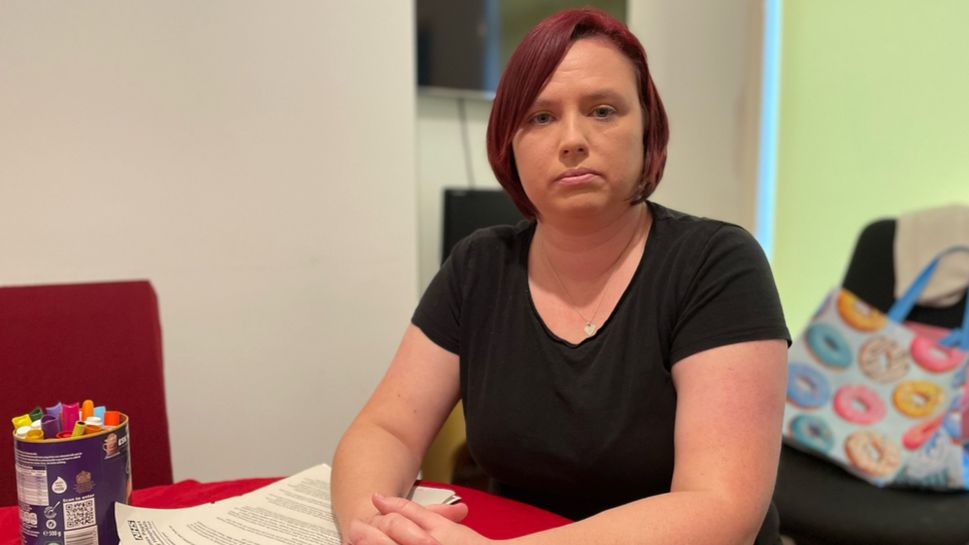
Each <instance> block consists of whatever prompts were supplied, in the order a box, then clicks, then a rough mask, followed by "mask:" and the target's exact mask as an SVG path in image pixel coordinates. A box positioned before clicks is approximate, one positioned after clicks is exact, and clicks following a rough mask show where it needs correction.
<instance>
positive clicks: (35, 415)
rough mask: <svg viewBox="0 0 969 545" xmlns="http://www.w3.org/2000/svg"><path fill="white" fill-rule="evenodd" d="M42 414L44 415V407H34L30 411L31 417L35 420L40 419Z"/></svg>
mask: <svg viewBox="0 0 969 545" xmlns="http://www.w3.org/2000/svg"><path fill="white" fill-rule="evenodd" d="M42 416H44V409H41V408H40V407H34V410H32V411H30V419H31V420H33V421H34V422H36V421H38V420H40V417H42Z"/></svg>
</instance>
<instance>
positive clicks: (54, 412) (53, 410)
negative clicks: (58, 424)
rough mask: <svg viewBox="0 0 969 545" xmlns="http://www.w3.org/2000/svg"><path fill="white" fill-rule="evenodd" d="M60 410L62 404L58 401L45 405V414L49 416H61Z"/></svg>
mask: <svg viewBox="0 0 969 545" xmlns="http://www.w3.org/2000/svg"><path fill="white" fill-rule="evenodd" d="M61 410H63V405H61V402H60V401H58V402H57V405H54V406H51V407H47V414H49V415H51V416H56V417H57V419H58V420H60V418H61Z"/></svg>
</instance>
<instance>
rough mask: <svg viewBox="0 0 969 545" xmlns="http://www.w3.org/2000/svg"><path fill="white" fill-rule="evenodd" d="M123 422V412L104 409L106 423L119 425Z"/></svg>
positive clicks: (106, 424) (107, 424)
mask: <svg viewBox="0 0 969 545" xmlns="http://www.w3.org/2000/svg"><path fill="white" fill-rule="evenodd" d="M119 424H121V413H120V412H118V411H104V425H105V426H117V425H119Z"/></svg>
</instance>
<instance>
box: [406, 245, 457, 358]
mask: <svg viewBox="0 0 969 545" xmlns="http://www.w3.org/2000/svg"><path fill="white" fill-rule="evenodd" d="M470 244H471V240H470V237H469V238H465V239H464V240H462V241H460V242H459V243H458V244H456V245H455V246H454V249H453V250H452V251H451V255H450V256H448V258H447V259H446V260H445V261H444V264H443V265H441V269H440V270H439V271H437V274H436V275H434V278H433V279H432V280H431V283H430V284H429V285H428V286H427V289H426V290H425V291H424V295H422V296H421V300H420V302H419V303H418V304H417V309H415V310H414V315H413V316H411V323H412V324H414V325H415V326H417V327H418V328H419V329H420V330H421V331H423V332H424V335H427V338H428V339H430V340H431V341H432V342H434V344H436V345H438V346H440V347H441V348H443V349H445V350H447V351H448V352H451V353H452V354H457V353H458V350H459V349H460V348H461V341H460V338H461V335H460V333H461V302H462V292H463V290H462V282H461V279H462V269H463V265H464V264H465V263H466V262H467V256H468V252H469V246H470Z"/></svg>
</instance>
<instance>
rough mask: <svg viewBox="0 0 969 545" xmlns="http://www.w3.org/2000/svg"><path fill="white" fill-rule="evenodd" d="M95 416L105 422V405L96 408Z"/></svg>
mask: <svg viewBox="0 0 969 545" xmlns="http://www.w3.org/2000/svg"><path fill="white" fill-rule="evenodd" d="M94 416H96V417H98V418H100V419H101V421H102V422H103V421H104V405H98V406H97V407H95V408H94Z"/></svg>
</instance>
